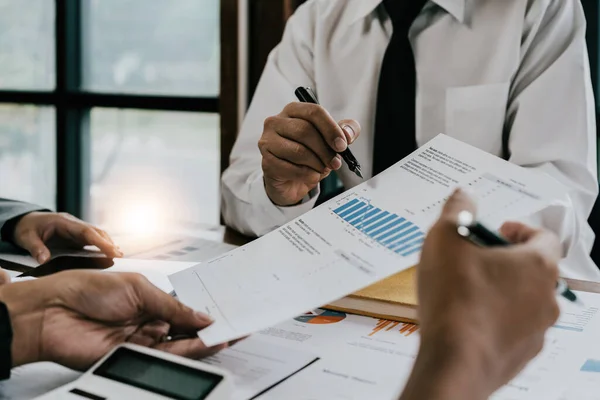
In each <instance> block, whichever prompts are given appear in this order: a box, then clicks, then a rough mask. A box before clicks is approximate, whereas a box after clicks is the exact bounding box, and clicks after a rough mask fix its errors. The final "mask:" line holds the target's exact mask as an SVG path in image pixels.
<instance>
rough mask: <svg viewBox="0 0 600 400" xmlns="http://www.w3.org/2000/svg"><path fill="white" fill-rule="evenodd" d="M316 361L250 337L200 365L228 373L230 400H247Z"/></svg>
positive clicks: (305, 353)
mask: <svg viewBox="0 0 600 400" xmlns="http://www.w3.org/2000/svg"><path fill="white" fill-rule="evenodd" d="M317 360H318V357H317V356H315V355H314V354H311V353H308V352H306V351H299V350H294V349H291V348H287V347H282V346H277V345H276V344H273V343H267V342H264V341H262V340H261V339H260V338H255V337H251V338H248V339H246V340H243V341H241V342H239V343H237V344H236V345H234V346H233V347H230V348H228V349H225V350H223V351H221V352H219V353H218V354H215V355H214V356H211V357H209V358H206V359H204V360H202V361H203V362H206V363H208V364H211V365H214V366H217V367H220V368H223V369H225V370H228V371H229V372H231V373H232V375H233V379H234V386H235V390H234V393H233V397H232V400H248V399H251V398H254V397H256V396H257V395H258V394H261V393H263V392H264V391H266V390H269V389H270V388H272V387H275V386H276V385H278V384H280V383H281V382H283V381H285V380H286V379H290V378H291V377H292V376H293V375H294V374H296V373H298V372H299V371H300V370H302V369H304V368H305V367H307V366H308V365H310V364H312V363H313V362H315V361H317Z"/></svg>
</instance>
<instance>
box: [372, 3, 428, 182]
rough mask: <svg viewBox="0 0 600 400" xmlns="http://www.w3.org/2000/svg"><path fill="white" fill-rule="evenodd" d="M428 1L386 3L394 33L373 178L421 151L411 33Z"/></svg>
mask: <svg viewBox="0 0 600 400" xmlns="http://www.w3.org/2000/svg"><path fill="white" fill-rule="evenodd" d="M426 2H427V0H384V1H383V5H384V6H385V9H386V11H387V13H388V15H389V16H390V19H391V21H392V26H393V27H394V32H393V33H392V38H391V40H390V43H389V44H388V47H387V49H386V51H385V55H384V57H383V63H382V65H381V75H380V77H379V88H378V91H377V112H376V116H375V144H374V149H373V175H375V174H378V173H380V172H381V171H383V170H385V169H387V168H388V167H390V166H392V165H394V164H395V163H396V162H398V161H400V160H401V159H403V158H404V157H406V156H407V155H409V154H410V153H411V152H413V151H414V150H415V149H416V148H417V141H416V138H415V134H416V127H415V97H416V81H417V77H416V75H417V73H416V69H415V59H414V55H413V51H412V47H411V44H410V41H409V39H408V31H409V29H410V27H411V25H412V24H413V22H414V21H415V19H416V18H417V16H418V15H419V13H420V12H421V10H422V9H423V7H424V5H425V3H426Z"/></svg>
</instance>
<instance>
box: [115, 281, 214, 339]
mask: <svg viewBox="0 0 600 400" xmlns="http://www.w3.org/2000/svg"><path fill="white" fill-rule="evenodd" d="M124 279H127V280H128V282H129V284H130V285H131V286H132V287H133V289H134V292H135V293H136V295H137V304H138V307H139V309H140V312H141V314H142V316H144V317H145V318H146V319H148V320H155V321H162V322H166V323H168V324H169V325H171V326H172V327H173V329H176V330H178V331H183V332H188V331H194V330H196V331H197V330H200V329H203V328H206V327H207V326H208V325H210V324H211V323H212V319H211V318H210V317H209V316H207V315H206V314H203V313H199V312H195V311H194V310H192V309H191V308H189V307H187V306H185V305H183V304H182V303H181V302H179V301H177V300H175V299H174V298H173V297H171V296H170V295H168V294H166V293H165V292H163V291H162V290H160V289H158V288H157V287H156V286H154V285H153V284H151V283H150V281H148V279H146V278H145V277H143V276H142V275H139V274H124Z"/></svg>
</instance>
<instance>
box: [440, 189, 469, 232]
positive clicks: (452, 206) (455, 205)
mask: <svg viewBox="0 0 600 400" xmlns="http://www.w3.org/2000/svg"><path fill="white" fill-rule="evenodd" d="M462 211H467V212H469V213H471V215H472V216H473V218H475V214H476V211H477V207H476V206H475V202H474V201H473V199H471V197H470V196H469V195H468V194H467V193H466V192H465V191H464V190H462V189H460V188H459V189H456V190H455V191H454V193H453V194H452V195H451V196H450V197H449V198H448V200H447V201H446V204H445V205H444V208H443V210H442V215H441V217H440V220H443V221H446V222H449V223H451V224H452V225H453V226H456V224H457V223H458V215H459V214H460V213H461V212H462Z"/></svg>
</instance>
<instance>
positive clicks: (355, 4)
mask: <svg viewBox="0 0 600 400" xmlns="http://www.w3.org/2000/svg"><path fill="white" fill-rule="evenodd" d="M397 1H411V0H397ZM467 1H468V0H430V1H429V2H430V3H435V4H437V5H438V6H440V7H442V8H443V9H444V10H446V11H447V12H448V13H449V14H451V15H452V16H453V17H454V18H456V19H457V20H458V21H459V22H460V23H461V24H462V23H464V22H465V16H466V15H465V14H466V12H467ZM381 2H382V0H351V1H350V2H349V3H350V4H349V7H350V8H351V9H352V10H353V12H352V14H351V17H350V20H349V22H350V23H351V24H353V23H355V22H356V21H358V20H359V19H362V18H365V17H366V16H368V15H369V14H371V13H372V12H373V11H374V10H375V9H376V8H377V7H378V6H379V5H380V4H381Z"/></svg>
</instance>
